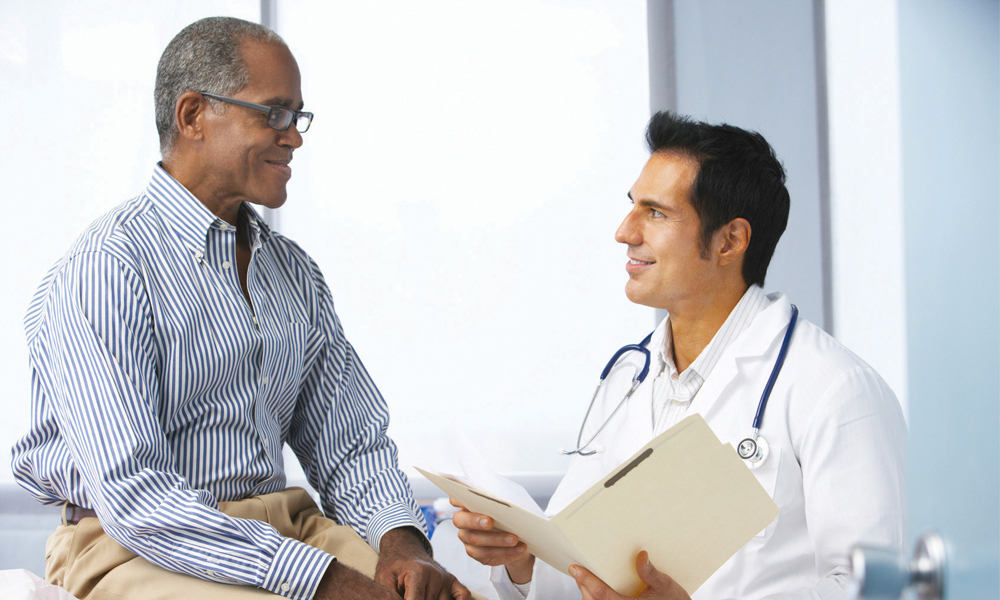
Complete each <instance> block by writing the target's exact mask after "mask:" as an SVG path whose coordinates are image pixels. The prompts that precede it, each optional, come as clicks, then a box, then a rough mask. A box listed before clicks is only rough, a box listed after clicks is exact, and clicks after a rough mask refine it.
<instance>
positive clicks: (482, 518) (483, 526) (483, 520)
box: [451, 510, 493, 531]
mask: <svg viewBox="0 0 1000 600" xmlns="http://www.w3.org/2000/svg"><path fill="white" fill-rule="evenodd" d="M451 522H452V523H453V524H454V525H455V527H457V528H458V529H476V530H479V531H489V530H491V529H493V519H491V518H489V517H487V516H486V515H481V514H479V513H472V512H469V511H467V510H460V511H458V512H457V513H455V514H454V515H453V516H452V517H451Z"/></svg>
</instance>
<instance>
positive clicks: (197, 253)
mask: <svg viewBox="0 0 1000 600" xmlns="http://www.w3.org/2000/svg"><path fill="white" fill-rule="evenodd" d="M202 256H204V254H202V253H201V252H195V253H194V257H195V258H197V259H198V260H201V257H202Z"/></svg>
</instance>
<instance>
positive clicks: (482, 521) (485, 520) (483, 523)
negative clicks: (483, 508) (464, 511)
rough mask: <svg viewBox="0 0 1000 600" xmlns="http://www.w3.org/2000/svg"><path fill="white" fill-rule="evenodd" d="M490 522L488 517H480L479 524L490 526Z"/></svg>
mask: <svg viewBox="0 0 1000 600" xmlns="http://www.w3.org/2000/svg"><path fill="white" fill-rule="evenodd" d="M489 524H490V520H489V519H487V518H486V517H483V518H482V519H479V526H480V527H489Z"/></svg>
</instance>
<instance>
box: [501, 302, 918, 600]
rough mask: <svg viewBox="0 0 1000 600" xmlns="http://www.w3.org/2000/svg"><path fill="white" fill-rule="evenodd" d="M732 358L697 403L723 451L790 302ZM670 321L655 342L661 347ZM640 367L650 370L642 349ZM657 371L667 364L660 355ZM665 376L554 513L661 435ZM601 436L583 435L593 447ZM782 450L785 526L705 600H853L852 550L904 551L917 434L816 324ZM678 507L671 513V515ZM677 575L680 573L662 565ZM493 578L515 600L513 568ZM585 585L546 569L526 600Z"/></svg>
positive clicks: (608, 404)
mask: <svg viewBox="0 0 1000 600" xmlns="http://www.w3.org/2000/svg"><path fill="white" fill-rule="evenodd" d="M768 299H769V300H770V301H771V303H770V305H769V306H768V307H767V308H765V309H764V310H763V311H762V312H761V313H759V314H758V315H757V316H756V317H755V318H754V320H753V322H752V323H751V324H750V326H749V328H748V329H747V330H746V331H744V332H743V333H742V334H741V335H740V336H739V337H737V338H736V339H735V340H734V341H733V342H732V344H731V345H730V346H729V348H727V349H726V350H725V352H724V353H723V355H722V356H721V358H720V359H719V362H718V363H717V364H716V365H715V368H714V369H713V370H712V372H711V373H710V374H709V376H708V378H707V379H706V380H705V383H704V384H703V386H702V387H701V389H700V390H699V391H698V393H697V395H696V396H695V397H694V399H693V400H692V402H691V405H690V407H689V410H688V414H693V413H699V414H701V415H702V416H703V417H704V418H705V420H706V421H707V422H708V425H709V426H710V427H711V428H712V430H713V431H714V432H715V434H716V435H717V436H718V437H719V439H721V440H722V441H723V442H731V443H732V444H733V445H734V446H735V445H737V444H738V443H739V441H740V440H741V439H743V438H745V437H747V436H749V434H750V432H751V424H752V422H753V418H754V413H755V411H756V409H757V403H758V400H759V399H760V395H761V392H762V391H763V388H764V384H765V382H766V381H767V378H768V376H769V375H770V373H771V369H772V367H773V365H774V363H775V359H776V358H777V355H778V349H779V348H780V346H781V341H782V338H783V336H784V332H785V329H786V327H787V325H788V321H789V319H790V318H791V305H790V304H789V302H788V300H787V299H786V298H785V297H784V295H777V294H774V295H771V296H768ZM664 331H665V323H660V325H659V326H658V327H657V330H656V332H655V333H654V334H653V337H652V339H651V340H650V345H649V347H650V349H651V350H652V352H654V354H655V352H656V351H657V349H658V348H660V347H662V344H663V337H664ZM628 356H629V357H628V359H623V360H629V361H631V362H638V363H639V365H641V363H642V356H641V355H640V354H639V353H636V352H632V353H629V355H628ZM654 364H655V360H654ZM631 376H632V369H629V368H622V369H620V370H618V372H617V373H616V374H615V376H614V377H613V378H612V377H609V381H608V384H607V385H606V386H605V389H604V390H603V393H602V394H601V395H599V396H598V398H597V401H596V402H595V405H594V409H593V412H592V414H591V418H590V419H589V420H588V429H591V432H592V431H594V430H596V429H597V428H598V427H599V426H600V424H601V423H603V422H604V420H605V418H606V416H607V415H609V414H610V413H611V411H613V410H614V408H615V406H617V404H618V403H619V402H620V400H621V398H622V397H623V396H624V393H625V391H626V390H627V388H628V385H629V383H630V380H631ZM654 377H655V373H654V374H651V375H650V377H648V378H647V379H646V381H645V382H644V383H643V384H642V385H641V386H640V387H639V388H638V389H637V390H636V393H635V395H634V396H633V397H632V399H631V400H630V401H629V403H628V404H627V405H626V406H624V407H622V409H621V410H620V411H619V413H618V414H617V415H615V417H614V419H613V420H612V422H611V423H609V424H608V426H607V427H606V428H605V430H604V431H603V432H602V433H601V435H600V436H599V437H598V438H597V439H596V440H595V441H594V443H593V444H592V447H593V446H597V445H603V446H605V447H606V448H607V450H606V451H605V452H603V453H601V454H596V455H594V456H589V457H580V456H575V457H573V458H572V459H571V464H570V466H569V469H568V471H567V473H566V476H565V477H564V478H563V480H562V482H561V483H560V484H559V486H558V488H557V489H556V491H555V494H554V495H553V496H552V499H551V501H550V502H549V506H548V509H547V511H546V512H547V513H548V514H549V515H553V514H556V513H558V512H559V511H560V510H562V509H563V508H564V507H565V506H567V505H568V504H569V503H570V502H572V501H573V500H574V499H575V498H576V497H577V496H579V495H580V494H581V493H582V492H583V491H585V490H587V489H588V488H589V487H590V486H592V485H593V484H594V483H596V482H597V481H598V480H600V479H601V478H602V477H604V476H605V475H607V474H608V473H609V472H610V471H611V470H612V469H613V468H615V467H617V466H618V465H620V464H621V463H622V462H624V461H625V459H627V458H629V457H630V456H632V455H633V454H634V453H635V452H636V451H638V450H639V449H640V448H641V447H642V446H643V445H645V444H646V442H648V441H649V440H650V439H652V438H653V437H654V434H659V433H661V432H659V431H657V432H654V431H653V427H652V423H651V416H650V407H651V403H652V387H653V386H652V382H653V379H654ZM589 436H590V432H587V433H585V435H584V437H583V439H584V441H585V440H586V439H588V438H589ZM761 436H762V437H764V438H766V440H767V442H768V444H769V445H770V455H769V456H768V458H767V460H766V461H765V462H764V464H763V465H762V466H761V467H760V468H758V469H756V470H754V471H753V473H754V475H755V476H756V477H757V479H758V481H760V483H761V485H762V486H763V487H764V489H765V490H767V492H768V494H770V495H771V497H772V498H773V499H774V501H775V503H777V505H778V508H779V509H780V513H779V514H778V517H777V519H775V521H774V522H773V523H771V525H769V526H768V527H767V528H766V529H764V531H762V532H761V533H760V534H759V535H758V536H757V537H755V538H754V539H752V540H750V542H748V543H747V544H746V545H745V546H744V547H743V548H742V549H741V550H740V551H739V552H737V553H736V555H734V556H733V557H732V558H731V559H730V560H729V561H728V562H726V563H725V564H724V565H723V566H722V567H721V568H720V569H719V570H718V571H717V572H716V573H715V574H714V575H713V576H712V577H710V578H709V579H708V581H706V582H705V583H704V584H703V585H702V586H701V587H700V588H699V589H698V590H697V592H695V594H693V598H694V599H695V600H721V599H724V598H740V599H755V598H771V597H775V596H779V597H782V598H803V599H804V598H822V599H824V600H827V599H833V598H847V597H848V594H847V592H846V591H845V590H844V587H843V586H844V584H845V582H846V578H847V574H848V552H849V550H850V548H851V546H853V545H854V544H859V543H864V544H867V545H871V546H881V547H888V548H892V549H895V550H896V551H898V552H902V551H903V538H904V533H903V527H904V522H905V500H904V493H905V486H904V479H903V477H904V473H905V465H904V457H905V444H906V439H905V438H906V426H905V423H904V421H903V415H902V411H901V409H900V406H899V402H898V401H897V400H896V397H895V395H894V394H893V393H892V391H891V390H890V389H889V387H888V386H887V385H886V383H885V382H884V381H883V380H882V378H881V377H879V376H878V374H877V373H876V372H875V371H874V370H873V369H872V368H871V367H869V366H868V365H867V364H865V363H864V362H863V361H862V360H861V359H859V358H858V357H857V356H855V355H854V354H852V353H851V352H850V351H849V350H847V349H846V348H844V347H843V346H841V345H840V344H839V343H838V342H837V341H835V340H834V339H833V338H832V337H830V336H829V335H827V334H826V333H825V332H823V331H822V330H821V329H820V328H818V327H816V326H815V325H813V324H812V323H809V322H808V321H805V320H804V319H799V322H798V325H797V326H796V329H795V332H794V334H793V336H792V340H791V345H790V347H789V350H788V355H787V358H786V360H785V364H784V367H783V368H782V370H781V374H780V375H779V377H778V379H777V382H776V384H775V386H774V389H773V391H772V393H771V396H770V400H769V401H768V404H767V409H766V411H765V414H764V419H763V424H762V426H761ZM663 510H665V511H669V510H671V507H669V506H664V507H663ZM658 566H661V567H666V568H667V569H666V570H668V569H669V567H668V565H658ZM491 579H492V581H493V582H494V586H495V587H496V588H497V592H498V594H499V596H500V598H501V599H504V600H515V599H517V598H519V595H517V594H516V592H514V591H513V589H512V588H511V585H510V579H509V578H507V577H506V572H505V571H504V570H503V567H500V568H497V569H494V570H493V573H492V577H491ZM579 597H580V593H579V590H578V589H577V587H576V585H575V583H574V582H573V580H572V579H571V578H570V577H569V576H567V575H564V574H562V573H560V572H558V571H556V570H555V569H553V568H551V567H549V566H548V565H546V564H544V563H542V561H535V572H534V576H533V579H532V585H531V593H530V594H529V596H528V600H533V599H535V598H538V599H545V600H563V599H570V598H579Z"/></svg>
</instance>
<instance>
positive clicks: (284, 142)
mask: <svg viewBox="0 0 1000 600" xmlns="http://www.w3.org/2000/svg"><path fill="white" fill-rule="evenodd" d="M278 145H279V146H288V147H290V148H292V149H293V150H294V149H295V148H299V147H301V146H302V134H301V133H299V130H298V129H296V128H295V123H292V125H291V126H290V127H289V128H288V129H286V130H284V131H282V132H281V136H280V137H279V138H278Z"/></svg>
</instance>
